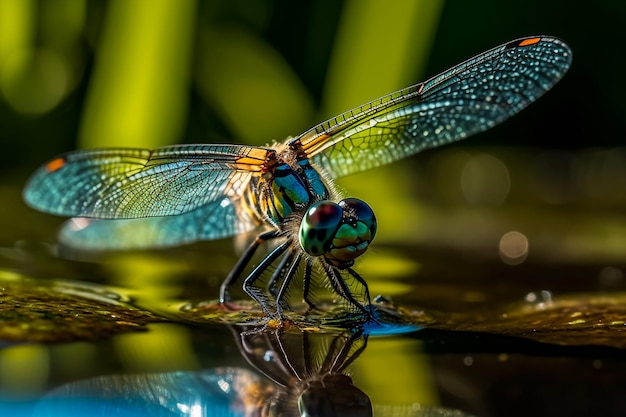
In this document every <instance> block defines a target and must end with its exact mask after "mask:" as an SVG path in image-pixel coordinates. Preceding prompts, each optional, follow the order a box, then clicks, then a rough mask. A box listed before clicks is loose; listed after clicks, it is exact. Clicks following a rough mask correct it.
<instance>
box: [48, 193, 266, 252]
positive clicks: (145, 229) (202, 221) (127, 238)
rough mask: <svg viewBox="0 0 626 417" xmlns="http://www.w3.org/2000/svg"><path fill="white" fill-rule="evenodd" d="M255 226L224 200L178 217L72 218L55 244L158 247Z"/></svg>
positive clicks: (85, 247)
mask: <svg viewBox="0 0 626 417" xmlns="http://www.w3.org/2000/svg"><path fill="white" fill-rule="evenodd" d="M258 225H259V221H258V220H257V219H254V218H252V217H251V216H250V213H249V212H247V211H246V210H245V209H244V208H243V207H242V206H241V205H240V204H239V199H238V198H237V199H234V201H233V200H231V199H230V198H228V197H224V198H222V199H221V200H218V201H213V202H211V203H209V204H206V205H204V206H201V207H199V208H197V209H195V210H192V211H190V212H187V213H183V214H179V215H178V216H163V217H146V218H140V219H121V220H99V219H91V218H85V217H75V218H72V219H70V220H68V221H66V222H65V224H64V225H63V227H62V228H61V230H60V231H59V242H60V243H61V244H62V245H63V246H67V247H70V248H76V249H80V250H90V251H94V250H95V251H101V250H110V249H142V248H159V247H166V246H176V245H182V244H185V243H192V242H197V241H200V240H212V239H220V238H225V237H229V236H232V235H237V234H240V233H244V232H247V231H250V230H252V229H254V228H255V227H256V226H258Z"/></svg>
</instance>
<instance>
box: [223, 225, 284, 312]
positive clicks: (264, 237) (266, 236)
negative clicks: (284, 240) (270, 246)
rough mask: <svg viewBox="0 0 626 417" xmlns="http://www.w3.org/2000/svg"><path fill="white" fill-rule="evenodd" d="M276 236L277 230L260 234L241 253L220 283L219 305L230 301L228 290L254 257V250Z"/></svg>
mask: <svg viewBox="0 0 626 417" xmlns="http://www.w3.org/2000/svg"><path fill="white" fill-rule="evenodd" d="M277 236H278V230H271V231H269V232H265V233H261V234H260V235H258V236H257V237H256V238H255V239H254V241H253V242H252V243H251V244H250V246H248V248H247V249H246V251H245V252H244V253H243V255H241V258H239V260H238V261H237V263H236V264H235V266H234V267H233V269H232V270H231V271H230V273H229V274H228V275H227V276H226V279H224V282H222V285H221V287H220V303H221V304H224V303H227V302H229V301H231V298H230V288H231V287H232V286H233V284H234V283H235V282H237V280H238V279H239V277H240V276H241V273H242V272H243V270H244V268H245V267H246V266H247V265H248V263H249V262H250V259H252V256H253V255H254V253H255V252H256V250H257V249H258V248H259V246H260V245H261V244H262V243H263V242H267V241H268V240H271V239H274V238H276V237H277Z"/></svg>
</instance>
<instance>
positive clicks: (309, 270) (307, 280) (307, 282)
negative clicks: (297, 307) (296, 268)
mask: <svg viewBox="0 0 626 417" xmlns="http://www.w3.org/2000/svg"><path fill="white" fill-rule="evenodd" d="M312 279H313V264H312V263H311V261H308V260H307V261H306V266H305V269H304V279H303V287H304V292H303V298H304V302H305V303H307V304H308V306H309V311H311V310H313V309H315V303H314V302H313V301H311V297H310V292H311V280H312Z"/></svg>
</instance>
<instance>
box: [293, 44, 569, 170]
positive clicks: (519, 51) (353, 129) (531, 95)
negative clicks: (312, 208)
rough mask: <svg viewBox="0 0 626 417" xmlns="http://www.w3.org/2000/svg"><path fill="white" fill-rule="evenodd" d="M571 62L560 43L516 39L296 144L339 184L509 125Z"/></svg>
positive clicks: (329, 123) (355, 111)
mask: <svg viewBox="0 0 626 417" xmlns="http://www.w3.org/2000/svg"><path fill="white" fill-rule="evenodd" d="M571 59H572V53H571V51H570V49H569V47H568V46H567V45H566V44H565V43H563V42H562V41H561V40H559V39H556V38H551V37H532V38H524V39H518V40H516V41H512V42H509V43H507V44H505V45H501V46H498V47H496V48H493V49H491V50H489V51H487V52H484V53H482V54H480V55H478V56H476V57H474V58H471V59H469V60H467V61H465V62H463V63H461V64H459V65H457V66H455V67H453V68H451V69H449V70H448V71H446V72H444V73H442V74H440V75H438V76H436V77H433V78H431V79H430V80H428V81H425V82H423V83H420V84H416V85H414V86H411V87H408V88H405V89H403V90H400V91H397V92H395V93H392V94H389V95H387V96H384V97H381V98H379V99H378V100H374V101H372V102H370V103H367V104H365V105H363V106H361V107H358V108H356V109H353V110H351V111H348V112H346V113H344V114H341V115H339V116H337V117H335V118H333V119H330V120H327V121H326V122H324V123H321V124H320V125H318V126H316V127H314V128H313V129H311V130H309V131H308V132H305V133H304V134H303V135H302V136H300V137H298V138H296V139H295V140H300V141H301V143H302V146H303V148H304V149H305V152H306V153H307V154H308V155H310V159H311V160H312V161H313V162H315V163H316V164H318V165H319V166H321V167H322V168H323V169H324V170H326V172H328V173H330V174H331V175H333V176H334V177H340V176H343V175H348V174H352V173H355V172H359V171H363V170H366V169H370V168H374V167H377V166H380V165H383V164H387V163H390V162H392V161H395V160H398V159H400V158H404V157H406V156H409V155H412V154H415V153H417V152H419V151H421V150H423V149H426V148H432V147H436V146H441V145H444V144H447V143H450V142H453V141H456V140H459V139H463V138H466V137H468V136H470V135H473V134H475V133H478V132H482V131H484V130H487V129H489V128H490V127H493V126H494V125H496V124H498V123H500V122H502V121H504V120H505V119H507V118H509V117H511V116H513V115H514V114H516V113H518V112H519V111H521V110H522V109H524V108H525V107H526V106H527V105H528V104H530V103H532V102H533V101H535V100H536V99H537V98H539V97H540V96H542V95H543V94H544V93H545V92H546V91H548V90H549V89H550V88H551V87H552V86H553V85H554V84H555V83H556V82H558V81H559V80H560V79H561V77H562V76H563V75H564V74H565V72H566V71H567V70H568V68H569V66H570V64H571Z"/></svg>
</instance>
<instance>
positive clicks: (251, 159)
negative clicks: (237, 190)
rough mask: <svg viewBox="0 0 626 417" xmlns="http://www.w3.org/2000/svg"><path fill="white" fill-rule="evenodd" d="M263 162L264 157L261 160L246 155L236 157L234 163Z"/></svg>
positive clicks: (258, 163) (249, 163) (259, 163)
mask: <svg viewBox="0 0 626 417" xmlns="http://www.w3.org/2000/svg"><path fill="white" fill-rule="evenodd" d="M263 162H265V160H264V159H262V160H258V159H256V158H249V157H247V156H244V157H241V158H237V159H236V160H235V164H238V165H239V164H241V165H261V164H262V163H263Z"/></svg>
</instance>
